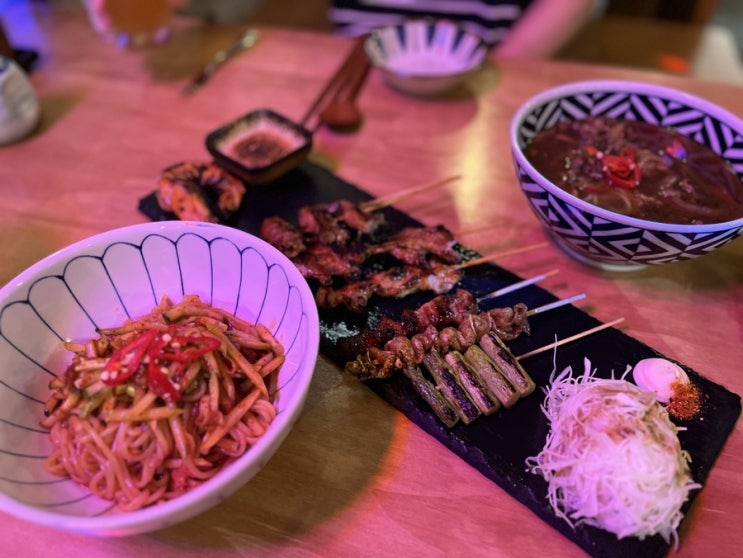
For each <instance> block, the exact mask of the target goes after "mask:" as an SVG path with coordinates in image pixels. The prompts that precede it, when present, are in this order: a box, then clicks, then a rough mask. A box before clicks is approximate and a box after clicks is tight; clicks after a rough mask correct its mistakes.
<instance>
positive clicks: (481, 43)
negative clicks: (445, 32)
mask: <svg viewBox="0 0 743 558" xmlns="http://www.w3.org/2000/svg"><path fill="white" fill-rule="evenodd" d="M420 23H423V24H425V25H427V26H429V27H436V26H437V25H440V24H448V25H451V26H452V27H454V28H455V29H456V30H457V31H459V32H460V33H461V34H462V36H463V37H465V36H466V37H471V38H472V39H474V40H475V41H476V43H477V46H476V47H475V49H473V50H476V51H480V52H481V53H482V54H480V55H478V56H476V57H474V58H473V62H472V64H470V65H468V66H467V67H466V68H464V69H462V70H459V71H456V72H447V73H438V74H436V73H428V72H425V71H420V72H418V71H406V72H400V71H397V70H394V69H392V68H390V67H389V65H387V64H385V63H384V61H382V60H379V59H378V58H377V57H376V56H374V53H373V51H372V49H371V47H370V45H371V44H373V43H374V42H375V37H376V36H378V35H379V33H380V32H382V31H386V30H388V29H403V28H406V27H408V26H410V25H413V24H420ZM488 50H489V46H488V44H487V43H486V42H485V40H484V39H483V38H482V37H480V36H479V35H478V34H477V33H474V32H472V31H470V30H468V29H466V28H465V27H464V26H463V25H462V24H461V23H459V22H458V21H455V20H453V19H448V18H445V17H442V18H434V17H423V16H422V17H415V16H413V17H407V18H405V19H404V20H402V21H400V22H398V23H391V24H389V25H382V26H380V27H377V28H375V29H373V30H372V31H371V32H370V33H369V35H368V36H367V37H366V39H364V52H365V54H366V57H367V58H368V59H369V61H370V62H371V63H372V64H373V65H374V66H375V67H376V68H377V69H379V70H381V71H382V72H385V73H387V74H389V75H391V76H394V77H396V78H401V79H415V80H436V79H454V78H461V77H463V76H466V75H468V74H470V73H472V72H474V71H476V70H477V69H478V68H480V67H481V66H482V65H483V64H484V63H485V60H486V58H487V55H488Z"/></svg>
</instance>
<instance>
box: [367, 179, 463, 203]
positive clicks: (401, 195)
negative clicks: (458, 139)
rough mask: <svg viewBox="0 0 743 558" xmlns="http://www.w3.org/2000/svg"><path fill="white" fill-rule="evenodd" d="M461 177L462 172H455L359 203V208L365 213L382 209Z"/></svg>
mask: <svg viewBox="0 0 743 558" xmlns="http://www.w3.org/2000/svg"><path fill="white" fill-rule="evenodd" d="M460 178H462V175H461V174H455V175H453V176H450V177H448V178H444V179H443V180H438V181H436V182H431V183H430V184H423V185H422V186H414V187H413V188H410V189H408V190H403V191H402V192H396V193H395V194H390V195H389V196H385V197H380V198H375V199H373V200H369V201H366V202H362V203H360V204H359V209H360V210H361V211H363V212H364V213H370V212H372V211H377V210H379V209H382V208H383V207H387V206H389V205H393V204H395V203H397V202H399V201H400V200H404V199H405V198H407V197H410V196H414V195H416V194H420V193H421V192H425V191H426V190H433V189H434V188H440V187H441V186H444V185H445V184H448V183H449V182H453V181H455V180H459V179H460Z"/></svg>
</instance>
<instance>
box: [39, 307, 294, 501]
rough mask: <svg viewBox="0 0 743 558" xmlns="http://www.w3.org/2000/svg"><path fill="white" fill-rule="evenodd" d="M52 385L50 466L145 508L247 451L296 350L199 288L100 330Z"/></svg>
mask: <svg viewBox="0 0 743 558" xmlns="http://www.w3.org/2000/svg"><path fill="white" fill-rule="evenodd" d="M98 333H99V336H98V338H96V339H91V340H89V341H87V342H85V343H76V342H69V341H68V342H66V343H65V345H66V347H67V348H68V349H69V350H71V351H73V352H74V356H73V359H72V363H71V364H70V365H69V367H68V368H67V370H66V371H65V373H64V374H62V375H60V376H58V377H57V378H56V379H54V380H53V381H52V382H51V384H50V389H51V394H50V396H49V399H48V401H47V403H46V407H45V415H46V418H45V419H44V420H43V422H42V425H43V426H44V427H45V428H48V429H49V435H50V438H51V441H52V444H53V446H54V447H53V450H52V452H51V454H50V456H49V458H48V460H47V468H48V470H49V471H50V472H52V473H54V474H57V475H59V476H64V477H67V476H69V477H71V478H72V479H73V480H75V481H76V482H78V483H79V484H82V485H84V486H87V487H88V488H89V489H90V491H91V492H92V493H93V494H95V495H97V496H99V497H101V498H104V499H107V500H111V501H114V502H115V503H116V504H117V506H118V507H119V508H120V509H122V510H135V509H139V508H142V507H145V506H149V505H151V504H155V503H159V502H163V501H166V500H171V499H173V498H176V497H178V496H179V495H181V494H183V493H185V492H187V491H188V490H190V489H192V488H194V487H196V486H198V485H199V484H201V483H203V482H204V481H206V480H207V479H209V478H211V477H213V476H214V475H215V474H217V473H218V472H219V471H220V470H221V469H223V468H224V467H225V466H226V465H228V464H229V463H231V462H233V461H234V460H235V459H237V458H238V457H239V456H241V455H242V454H244V453H245V452H246V451H248V450H249V448H250V447H251V446H252V445H253V444H254V442H255V441H256V440H257V439H258V438H259V437H260V436H261V435H263V433H264V432H266V430H267V429H268V428H269V425H270V424H271V422H272V421H273V419H274V417H275V416H276V408H275V406H274V397H275V393H276V387H277V386H276V382H277V377H278V372H279V370H280V368H281V366H282V364H283V362H284V349H283V347H282V346H281V345H280V344H279V342H278V341H277V340H276V339H275V338H274V337H273V335H272V334H271V333H270V332H269V331H268V329H267V328H266V327H265V326H263V325H261V324H253V323H249V322H247V321H245V320H242V319H240V318H237V317H236V316H234V315H232V314H229V313H227V312H225V311H223V310H220V309H218V308H215V307H211V306H209V305H207V304H204V303H203V302H202V301H201V300H200V299H199V298H198V297H197V296H195V295H187V296H185V297H184V298H183V300H182V301H181V302H180V303H177V304H174V303H173V302H172V301H171V300H169V299H167V298H164V299H163V300H162V302H161V303H160V304H159V305H158V306H157V307H155V308H154V309H153V310H152V312H151V313H149V314H147V315H145V316H142V317H140V318H137V319H133V320H128V321H127V322H126V323H124V324H123V325H122V326H121V327H116V328H109V329H102V330H99V332H98Z"/></svg>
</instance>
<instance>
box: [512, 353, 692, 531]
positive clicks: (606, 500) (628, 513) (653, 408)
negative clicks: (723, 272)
mask: <svg viewBox="0 0 743 558" xmlns="http://www.w3.org/2000/svg"><path fill="white" fill-rule="evenodd" d="M584 363H585V372H584V374H583V375H582V376H578V377H575V376H574V375H573V371H572V368H570V367H568V368H566V369H565V370H563V371H562V373H560V374H559V375H557V376H556V374H555V372H553V373H552V376H551V377H550V387H549V388H546V389H545V392H546V398H545V402H544V404H543V405H542V410H543V411H544V414H545V415H546V416H547V418H548V419H549V421H550V427H551V429H550V432H549V434H548V436H547V441H546V443H545V446H544V448H543V449H542V451H541V452H540V453H539V455H537V456H534V457H529V458H528V459H527V460H526V463H527V466H528V467H529V469H530V470H531V472H533V473H535V474H539V475H541V476H542V477H544V479H545V480H546V481H547V483H548V486H549V488H548V498H549V502H550V504H551V505H552V508H553V509H554V510H555V513H556V514H557V515H558V516H560V517H562V518H563V519H565V521H567V522H568V523H569V524H570V525H571V526H573V527H575V526H576V525H577V524H580V523H586V524H589V525H594V526H596V527H599V528H601V529H605V530H607V531H610V532H612V533H614V534H616V536H617V537H618V538H620V539H621V538H623V537H629V536H636V537H639V538H640V539H643V538H645V537H646V536H651V535H655V534H660V535H661V536H662V537H663V538H664V539H665V540H666V542H670V541H671V540H673V541H674V543H677V542H678V535H677V533H676V530H677V528H678V525H679V523H680V522H681V519H682V517H683V514H682V513H681V506H682V505H683V504H684V502H686V500H687V498H688V495H689V491H691V490H694V489H697V488H701V486H700V485H699V484H696V483H694V482H693V479H692V478H691V474H690V472H689V466H688V461H689V455H688V454H687V453H686V452H685V451H683V450H682V449H681V444H680V443H679V440H678V436H677V431H678V429H677V428H676V426H675V425H674V424H673V423H672V422H671V420H670V419H669V417H668V412H667V411H666V409H665V408H664V407H663V406H661V405H660V404H659V403H658V402H657V401H656V399H655V394H654V393H651V392H646V391H643V390H642V389H640V388H638V387H637V386H636V385H634V384H632V383H630V382H628V381H626V380H624V376H626V374H627V372H625V374H624V376H622V378H621V379H615V378H612V379H602V378H597V377H595V370H593V371H592V370H591V363H590V361H589V360H588V359H585V361H584ZM627 371H629V368H628V370H627ZM555 376H556V377H555Z"/></svg>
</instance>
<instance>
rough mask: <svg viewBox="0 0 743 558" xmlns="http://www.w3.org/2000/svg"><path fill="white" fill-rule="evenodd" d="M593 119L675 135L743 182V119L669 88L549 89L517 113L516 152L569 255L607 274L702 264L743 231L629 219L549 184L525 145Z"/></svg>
mask: <svg viewBox="0 0 743 558" xmlns="http://www.w3.org/2000/svg"><path fill="white" fill-rule="evenodd" d="M588 117H609V118H615V119H624V120H633V121H639V122H646V123H648V124H652V125H655V126H659V127H662V128H666V129H670V130H672V131H674V132H676V133H678V134H681V135H682V136H685V137H686V138H690V139H692V140H694V141H696V142H698V143H700V144H702V145H704V146H706V147H708V148H709V149H710V150H711V151H713V152H714V153H716V154H717V155H719V156H720V157H722V159H724V161H725V163H726V164H727V167H728V168H729V169H730V170H731V171H732V172H733V174H734V175H736V176H737V178H736V180H740V178H741V177H742V176H743V120H741V119H740V118H738V117H737V116H735V115H733V114H732V113H730V112H728V111H727V110H725V109H723V108H721V107H719V106H718V105H715V104H714V103H712V102H710V101H707V100H705V99H702V98H700V97H697V96H694V95H691V94H689V93H685V92H683V91H679V90H676V89H673V88H669V87H664V86H659V85H655V84H650V83H642V82H633V81H621V80H596V81H581V82H574V83H568V84H564V85H560V86H557V87H554V88H552V89H549V90H546V91H543V92H541V93H539V94H537V95H535V96H534V97H532V98H530V99H528V100H527V101H526V102H525V103H523V104H522V105H521V106H520V107H519V109H518V110H517V111H516V113H515V114H514V116H513V119H512V121H511V128H510V141H511V152H512V156H513V162H514V167H515V171H516V175H517V178H518V180H519V183H520V185H521V190H522V192H523V193H524V195H525V197H526V199H527V201H528V203H529V205H530V207H531V209H532V211H533V212H534V214H535V215H536V216H537V218H538V219H539V220H540V221H541V223H542V224H543V226H544V228H545V229H546V230H547V232H548V233H549V235H551V236H552V237H553V238H554V240H555V241H556V243H557V244H558V245H559V246H560V247H561V248H562V249H563V250H564V251H565V252H566V253H568V254H569V255H571V256H572V257H574V258H575V259H577V260H578V261H581V262H583V263H585V264H588V265H590V266H594V267H598V268H600V269H603V270H607V271H633V270H638V269H642V268H644V267H647V266H650V265H661V264H666V263H671V262H678V261H683V260H690V259H693V258H698V257H700V256H703V255H705V254H708V253H710V252H712V251H714V250H716V249H717V248H719V247H720V246H723V245H725V244H727V243H728V242H730V241H732V240H733V239H735V238H736V237H738V236H739V235H740V234H741V232H743V218H735V219H733V220H728V221H725V222H718V223H703V224H679V223H663V222H658V221H651V220H646V219H640V218H636V217H630V216H627V215H624V214H621V213H618V212H615V211H609V210H607V209H602V208H601V207H598V206H596V205H593V204H592V203H589V202H588V201H585V200H583V199H580V198H578V197H576V196H573V195H571V194H569V193H568V192H566V191H565V190H563V189H562V188H560V187H559V186H558V185H557V184H555V183H554V182H552V181H550V180H549V179H547V178H546V177H545V176H544V175H542V174H541V173H540V172H539V171H538V170H537V169H536V168H535V166H534V165H533V164H532V163H531V162H530V160H529V159H528V158H527V156H526V154H525V149H526V148H527V145H528V144H529V143H530V142H531V141H532V140H533V138H534V137H535V136H536V135H537V134H539V133H540V132H542V131H543V130H547V129H549V128H552V127H553V126H555V125H557V124H558V123H560V122H564V121H576V120H580V119H586V118H588ZM741 202H743V200H741Z"/></svg>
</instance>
